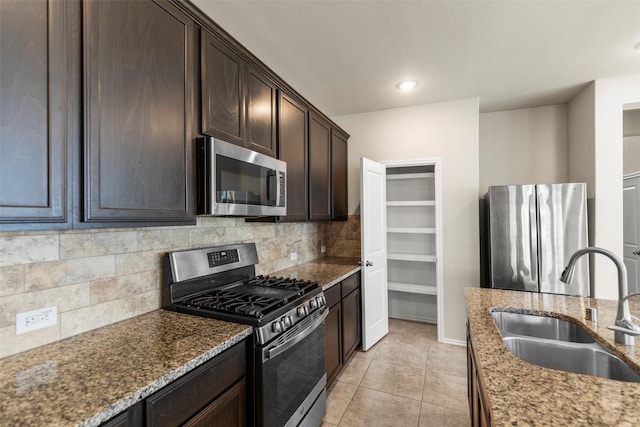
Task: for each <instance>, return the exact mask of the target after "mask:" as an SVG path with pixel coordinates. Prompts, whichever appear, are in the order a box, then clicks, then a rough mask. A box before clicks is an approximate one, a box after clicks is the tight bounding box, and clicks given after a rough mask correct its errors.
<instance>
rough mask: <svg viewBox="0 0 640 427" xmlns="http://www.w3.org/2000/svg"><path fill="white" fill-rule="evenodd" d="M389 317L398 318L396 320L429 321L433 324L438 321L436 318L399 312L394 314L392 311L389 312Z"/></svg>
mask: <svg viewBox="0 0 640 427" xmlns="http://www.w3.org/2000/svg"><path fill="white" fill-rule="evenodd" d="M389 318H390V319H398V320H409V321H411V322H420V323H431V324H433V325H436V324H438V321H437V319H436V318H426V317H412V316H403V315H401V314H394V313H389Z"/></svg>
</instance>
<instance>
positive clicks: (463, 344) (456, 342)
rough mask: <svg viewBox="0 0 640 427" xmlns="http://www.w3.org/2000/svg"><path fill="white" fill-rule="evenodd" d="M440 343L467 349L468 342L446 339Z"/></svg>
mask: <svg viewBox="0 0 640 427" xmlns="http://www.w3.org/2000/svg"><path fill="white" fill-rule="evenodd" d="M440 342H443V343H445V344H453V345H459V346H461V347H466V346H467V342H466V341H460V340H454V339H450V338H445V339H443V340H442V341H440Z"/></svg>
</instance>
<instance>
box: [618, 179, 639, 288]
mask: <svg viewBox="0 0 640 427" xmlns="http://www.w3.org/2000/svg"><path fill="white" fill-rule="evenodd" d="M623 182H624V186H623V192H622V197H623V223H624V225H623V242H624V254H623V255H624V265H625V266H626V267H627V274H628V280H629V292H640V175H636V176H632V177H628V178H625V179H624V180H623Z"/></svg>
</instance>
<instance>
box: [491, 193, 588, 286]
mask: <svg viewBox="0 0 640 427" xmlns="http://www.w3.org/2000/svg"><path fill="white" fill-rule="evenodd" d="M484 205H485V209H486V210H485V225H486V229H485V235H484V241H485V244H484V252H485V254H484V255H483V263H485V265H484V268H485V269H486V276H485V277H486V279H485V280H486V281H487V282H488V283H486V284H485V286H489V287H492V288H497V289H515V290H522V291H531V292H548V293H554V294H566V295H580V296H589V295H590V292H589V261H588V257H582V258H581V259H580V260H579V261H578V264H577V265H576V271H575V273H576V274H575V276H574V280H573V281H572V282H571V284H566V283H562V282H561V281H560V275H561V274H562V271H563V270H564V267H565V266H566V264H567V262H568V261H569V258H570V257H571V255H572V254H573V253H574V252H575V251H576V250H578V249H581V248H584V247H586V246H588V244H587V243H588V239H587V196H586V184H584V183H572V184H549V185H508V186H496V187H489V191H488V192H487V194H486V195H485V197H484Z"/></svg>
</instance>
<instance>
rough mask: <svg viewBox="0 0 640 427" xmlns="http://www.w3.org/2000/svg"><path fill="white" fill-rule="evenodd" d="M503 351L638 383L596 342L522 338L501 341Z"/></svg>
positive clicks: (541, 363)
mask: <svg viewBox="0 0 640 427" xmlns="http://www.w3.org/2000/svg"><path fill="white" fill-rule="evenodd" d="M503 340H504V343H505V345H506V346H507V349H508V350H509V351H510V352H511V353H513V354H514V355H516V356H518V357H519V358H521V359H522V360H525V361H527V362H529V363H533V364H534V365H538V366H543V367H545V368H551V369H559V370H561V371H568V372H575V373H577V374H586V375H593V376H596V377H602V378H608V379H611V380H618V381H628V382H636V383H638V382H640V375H639V374H637V373H636V372H635V371H634V370H633V369H631V367H630V366H629V365H627V364H626V363H625V362H623V361H622V360H620V359H619V358H618V357H616V356H615V355H614V354H611V353H610V352H609V351H608V350H607V349H605V348H604V347H602V346H600V345H599V344H597V343H594V344H592V345H581V344H576V343H570V342H563V341H548V340H540V339H535V338H526V337H505V338H503Z"/></svg>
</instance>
